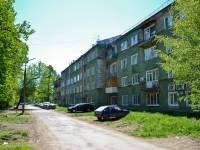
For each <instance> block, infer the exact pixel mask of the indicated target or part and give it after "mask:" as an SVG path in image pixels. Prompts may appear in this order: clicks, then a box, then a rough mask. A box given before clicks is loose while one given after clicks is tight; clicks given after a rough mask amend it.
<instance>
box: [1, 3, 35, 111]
mask: <svg viewBox="0 0 200 150" xmlns="http://www.w3.org/2000/svg"><path fill="white" fill-rule="evenodd" d="M13 3H14V0H0V54H1V55H0V107H1V106H3V105H9V104H13V103H14V100H15V99H16V98H17V93H16V89H17V88H18V79H17V77H18V76H17V74H18V73H19V72H20V68H21V66H22V64H23V62H25V61H26V59H27V57H26V56H27V54H28V46H27V45H26V43H24V42H23V41H22V40H23V39H24V40H28V37H29V35H30V34H32V33H34V30H32V29H31V26H30V25H29V23H28V22H27V21H24V22H23V23H22V24H17V25H15V24H14V22H15V16H16V13H15V11H14V8H13Z"/></svg>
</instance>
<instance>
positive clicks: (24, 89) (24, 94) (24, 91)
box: [22, 58, 35, 114]
mask: <svg viewBox="0 0 200 150" xmlns="http://www.w3.org/2000/svg"><path fill="white" fill-rule="evenodd" d="M33 59H35V58H33ZM33 59H29V60H27V61H26V62H25V69H24V85H23V86H24V88H23V99H22V114H23V113H24V103H25V96H26V64H27V63H28V62H29V61H31V60H33Z"/></svg>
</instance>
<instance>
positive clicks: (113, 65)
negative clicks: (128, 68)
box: [110, 63, 117, 73]
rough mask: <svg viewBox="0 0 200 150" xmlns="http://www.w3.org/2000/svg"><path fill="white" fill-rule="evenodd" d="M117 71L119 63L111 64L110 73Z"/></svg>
mask: <svg viewBox="0 0 200 150" xmlns="http://www.w3.org/2000/svg"><path fill="white" fill-rule="evenodd" d="M116 71H117V63H113V64H112V65H110V73H114V72H116Z"/></svg>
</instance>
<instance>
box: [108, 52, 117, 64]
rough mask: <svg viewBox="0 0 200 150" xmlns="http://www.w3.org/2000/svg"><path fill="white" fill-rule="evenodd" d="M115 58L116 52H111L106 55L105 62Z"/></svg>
mask: <svg viewBox="0 0 200 150" xmlns="http://www.w3.org/2000/svg"><path fill="white" fill-rule="evenodd" d="M116 59H117V54H116V53H112V54H109V55H108V56H107V57H106V61H107V62H113V61H115V60H116Z"/></svg>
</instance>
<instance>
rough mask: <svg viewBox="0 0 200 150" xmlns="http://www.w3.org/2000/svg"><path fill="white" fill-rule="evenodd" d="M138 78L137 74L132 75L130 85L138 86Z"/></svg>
mask: <svg viewBox="0 0 200 150" xmlns="http://www.w3.org/2000/svg"><path fill="white" fill-rule="evenodd" d="M138 78H139V74H134V75H133V76H132V84H138V83H139V81H138Z"/></svg>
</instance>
